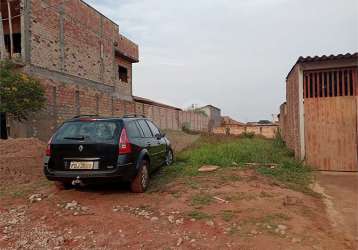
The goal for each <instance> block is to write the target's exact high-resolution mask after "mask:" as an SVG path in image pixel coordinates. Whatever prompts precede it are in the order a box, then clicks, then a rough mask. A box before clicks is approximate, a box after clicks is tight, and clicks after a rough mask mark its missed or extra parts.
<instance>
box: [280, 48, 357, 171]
mask: <svg viewBox="0 0 358 250" xmlns="http://www.w3.org/2000/svg"><path fill="white" fill-rule="evenodd" d="M286 98H287V102H285V103H283V104H282V105H281V107H280V127H281V133H282V136H283V139H284V140H285V142H286V144H287V146H288V147H289V148H291V149H292V150H293V151H294V152H295V155H296V157H297V158H299V159H301V160H305V161H306V163H307V164H309V165H311V166H314V167H315V168H317V169H320V170H334V171H358V146H357V145H358V137H357V135H358V131H357V122H358V115H357V114H358V112H357V109H358V53H355V54H346V55H337V56H334V55H331V56H320V57H318V56H316V57H300V58H299V59H298V60H297V62H296V63H295V65H294V66H293V67H292V69H291V71H290V72H289V73H288V76H287V78H286Z"/></svg>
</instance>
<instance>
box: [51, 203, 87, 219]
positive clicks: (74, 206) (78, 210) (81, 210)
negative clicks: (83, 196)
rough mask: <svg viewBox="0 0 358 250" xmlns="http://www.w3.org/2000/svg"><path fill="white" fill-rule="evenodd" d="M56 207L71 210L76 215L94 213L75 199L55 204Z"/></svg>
mask: <svg viewBox="0 0 358 250" xmlns="http://www.w3.org/2000/svg"><path fill="white" fill-rule="evenodd" d="M57 206H58V207H62V208H63V209H65V210H69V211H71V212H73V215H74V216H77V215H91V214H94V213H92V212H90V209H89V208H88V207H86V206H81V205H80V204H79V203H78V202H77V201H75V200H73V201H71V202H66V203H63V204H57Z"/></svg>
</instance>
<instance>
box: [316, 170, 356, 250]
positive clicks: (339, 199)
mask: <svg viewBox="0 0 358 250" xmlns="http://www.w3.org/2000/svg"><path fill="white" fill-rule="evenodd" d="M316 176H317V184H318V185H319V187H318V188H320V189H321V192H322V193H323V195H324V202H325V203H326V204H327V206H326V207H327V214H328V215H329V217H330V219H331V221H332V225H333V226H335V227H340V228H344V231H345V232H346V237H347V238H349V239H352V240H355V241H356V242H358V173H340V172H318V173H317V174H316ZM355 246H356V247H357V249H358V244H356V245H355Z"/></svg>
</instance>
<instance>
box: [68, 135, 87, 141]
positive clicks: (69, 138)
mask: <svg viewBox="0 0 358 250" xmlns="http://www.w3.org/2000/svg"><path fill="white" fill-rule="evenodd" d="M63 139H65V140H78V141H84V139H85V137H84V136H79V137H64V138H63Z"/></svg>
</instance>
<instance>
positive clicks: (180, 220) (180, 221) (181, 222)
mask: <svg viewBox="0 0 358 250" xmlns="http://www.w3.org/2000/svg"><path fill="white" fill-rule="evenodd" d="M183 223H184V219H183V218H181V219H178V220H176V221H175V224H177V225H181V224H183Z"/></svg>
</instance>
